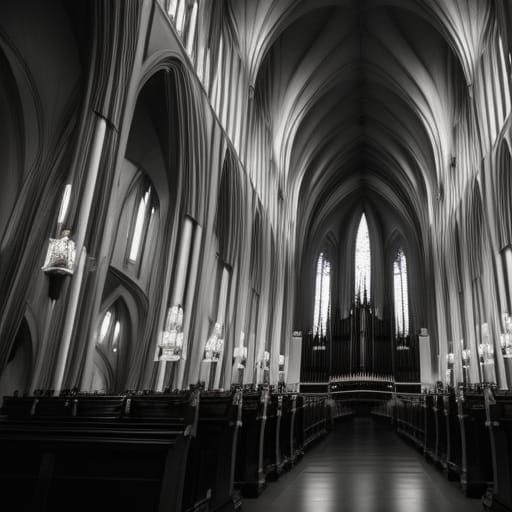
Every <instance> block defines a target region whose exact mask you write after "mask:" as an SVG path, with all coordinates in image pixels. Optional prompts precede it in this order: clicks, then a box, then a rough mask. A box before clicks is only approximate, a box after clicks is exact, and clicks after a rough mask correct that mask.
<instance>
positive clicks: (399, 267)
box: [393, 249, 409, 338]
mask: <svg viewBox="0 0 512 512" xmlns="http://www.w3.org/2000/svg"><path fill="white" fill-rule="evenodd" d="M393 292H394V303H395V336H396V337H397V338H404V337H406V336H408V335H409V291H408V287H407V263H406V260H405V254H404V252H403V251H402V249H400V250H399V251H398V253H397V255H396V257H395V260H394V261H393Z"/></svg>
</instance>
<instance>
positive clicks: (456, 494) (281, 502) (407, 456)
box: [242, 416, 483, 512]
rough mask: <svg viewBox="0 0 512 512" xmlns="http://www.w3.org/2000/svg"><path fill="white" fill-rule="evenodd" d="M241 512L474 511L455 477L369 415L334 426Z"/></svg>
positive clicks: (476, 503)
mask: <svg viewBox="0 0 512 512" xmlns="http://www.w3.org/2000/svg"><path fill="white" fill-rule="evenodd" d="M242 508H243V511H244V512H277V511H279V512H287V511H293V512H343V511H347V512H348V511H351V512H388V511H389V512H476V511H482V510H483V508H482V505H481V503H480V500H470V499H468V498H465V497H464V495H463V494H462V493H461V491H460V490H459V489H458V487H457V484H456V483H455V482H449V481H448V480H446V478H445V477H444V476H443V474H442V473H441V472H440V471H438V470H437V469H436V468H435V467H433V466H432V465H431V464H429V463H428V462H426V461H425V459H424V458H423V456H422V455H420V454H419V453H418V452H417V451H415V450H414V449H413V448H411V447H409V446H408V445H407V444H406V443H405V442H404V441H402V440H401V439H400V438H399V437H398V436H397V435H396V434H395V433H394V432H393V431H392V430H391V428H390V427H389V426H388V425H387V424H385V423H384V422H381V421H380V420H374V419H373V418H371V417H368V416H364V417H357V418H355V419H353V420H349V421H347V422H346V423H343V424H340V425H338V426H336V428H335V430H334V431H333V432H332V433H331V434H330V435H329V436H328V437H327V438H326V439H324V440H323V441H321V442H320V443H318V444H317V445H316V446H315V447H313V448H312V449H311V450H309V451H308V453H307V454H306V456H305V457H304V459H303V460H302V461H301V462H299V464H298V465H297V466H296V467H295V468H294V469H293V470H292V471H291V472H289V473H286V474H285V475H283V476H282V477H281V478H280V479H279V481H278V482H276V483H270V484H269V485H268V487H267V489H266V490H265V491H264V492H263V494H262V495H261V496H260V497H259V498H257V499H244V501H243V507H242Z"/></svg>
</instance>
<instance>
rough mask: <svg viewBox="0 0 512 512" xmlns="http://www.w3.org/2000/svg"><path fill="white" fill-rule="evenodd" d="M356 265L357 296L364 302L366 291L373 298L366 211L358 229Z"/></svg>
mask: <svg viewBox="0 0 512 512" xmlns="http://www.w3.org/2000/svg"><path fill="white" fill-rule="evenodd" d="M355 265H356V266H355V281H354V285H355V286H354V289H355V297H356V299H357V300H359V302H363V299H364V296H365V292H366V298H367V300H368V301H369V300H370V298H371V297H370V290H371V252H370V234H369V233H368V224H367V223H366V216H365V214H364V213H363V214H362V215H361V222H359V228H358V230H357V237H356V254H355Z"/></svg>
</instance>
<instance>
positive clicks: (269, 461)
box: [263, 394, 283, 481]
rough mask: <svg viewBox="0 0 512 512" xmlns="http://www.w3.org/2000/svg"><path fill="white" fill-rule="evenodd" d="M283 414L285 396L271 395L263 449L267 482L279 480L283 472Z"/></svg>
mask: <svg viewBox="0 0 512 512" xmlns="http://www.w3.org/2000/svg"><path fill="white" fill-rule="evenodd" d="M282 414H283V395H282V394H271V395H270V397H269V402H268V407H267V421H266V422H265V443H264V447H263V470H264V472H265V478H266V480H267V481H275V480H277V479H278V478H279V476H280V475H281V473H282V472H283V465H282V461H281V447H280V441H281V437H280V432H281V421H282Z"/></svg>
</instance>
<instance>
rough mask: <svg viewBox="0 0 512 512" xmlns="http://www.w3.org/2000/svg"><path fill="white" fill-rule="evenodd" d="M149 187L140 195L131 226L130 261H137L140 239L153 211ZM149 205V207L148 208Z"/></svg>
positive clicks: (142, 237)
mask: <svg viewBox="0 0 512 512" xmlns="http://www.w3.org/2000/svg"><path fill="white" fill-rule="evenodd" d="M150 199H151V187H148V188H147V190H146V192H145V193H144V194H143V195H142V196H141V198H140V201H139V206H138V209H137V216H136V218H135V226H134V228H133V235H132V241H131V244H130V253H129V255H128V259H129V260H130V261H131V262H135V261H137V258H138V257H139V254H140V248H141V244H142V241H143V239H144V237H145V234H146V231H147V229H148V226H149V221H150V220H151V217H152V216H153V215H154V213H155V208H154V207H153V206H151V200H150ZM150 206H151V209H150Z"/></svg>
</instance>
